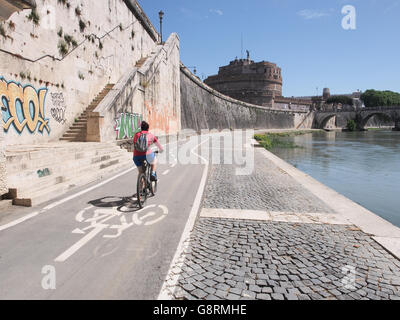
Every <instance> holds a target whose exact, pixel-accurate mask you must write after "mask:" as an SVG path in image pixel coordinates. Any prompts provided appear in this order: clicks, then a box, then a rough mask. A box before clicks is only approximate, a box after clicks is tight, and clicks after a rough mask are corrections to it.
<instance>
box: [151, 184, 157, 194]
mask: <svg viewBox="0 0 400 320" xmlns="http://www.w3.org/2000/svg"><path fill="white" fill-rule="evenodd" d="M156 192H157V181H150V193H151V195H152V196H153V197H154V196H155V195H156Z"/></svg>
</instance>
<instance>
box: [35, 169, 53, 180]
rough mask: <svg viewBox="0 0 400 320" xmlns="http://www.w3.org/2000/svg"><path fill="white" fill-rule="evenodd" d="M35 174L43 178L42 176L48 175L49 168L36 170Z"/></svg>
mask: <svg viewBox="0 0 400 320" xmlns="http://www.w3.org/2000/svg"><path fill="white" fill-rule="evenodd" d="M37 174H38V176H39V178H43V177H46V176H49V175H50V170H49V168H46V169H43V170H38V171H37Z"/></svg>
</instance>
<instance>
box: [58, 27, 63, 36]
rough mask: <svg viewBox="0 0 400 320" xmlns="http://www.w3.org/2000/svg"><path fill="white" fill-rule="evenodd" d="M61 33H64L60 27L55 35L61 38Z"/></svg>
mask: <svg viewBox="0 0 400 320" xmlns="http://www.w3.org/2000/svg"><path fill="white" fill-rule="evenodd" d="M63 33H64V31H63V28H62V27H60V29H58V32H57V35H58V36H59V37H60V38H62V36H63Z"/></svg>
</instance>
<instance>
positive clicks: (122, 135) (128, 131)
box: [115, 113, 143, 140]
mask: <svg viewBox="0 0 400 320" xmlns="http://www.w3.org/2000/svg"><path fill="white" fill-rule="evenodd" d="M142 120H143V116H142V115H140V114H138V113H121V114H120V115H119V118H118V119H116V120H115V121H116V126H115V131H116V132H117V140H122V139H130V138H133V136H134V135H135V133H137V132H139V131H140V124H141V123H142Z"/></svg>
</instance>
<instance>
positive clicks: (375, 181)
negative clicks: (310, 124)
mask: <svg viewBox="0 0 400 320" xmlns="http://www.w3.org/2000/svg"><path fill="white" fill-rule="evenodd" d="M285 139H289V140H290V141H293V142H294V143H295V144H297V145H299V146H301V147H302V148H295V149H284V148H277V149H274V150H272V152H273V153H275V154H276V155H277V156H279V157H280V158H282V159H284V160H285V161H287V162H289V163H290V164H292V165H294V166H295V167H296V168H298V169H299V170H301V171H303V172H306V173H307V174H309V175H310V176H312V177H313V178H314V179H316V180H318V181H320V182H322V183H323V184H325V185H327V186H329V187H330V188H332V189H334V190H336V191H337V192H339V193H341V194H343V195H344V196H346V197H347V198H349V199H351V200H353V201H354V202H357V203H358V204H360V205H362V206H363V207H365V208H367V209H368V210H370V211H372V212H374V213H376V214H378V215H379V216H381V217H383V218H384V219H386V220H388V221H390V222H391V223H393V224H394V225H396V226H398V227H400V132H392V131H367V132H317V133H312V134H307V135H303V136H297V137H290V138H285Z"/></svg>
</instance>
